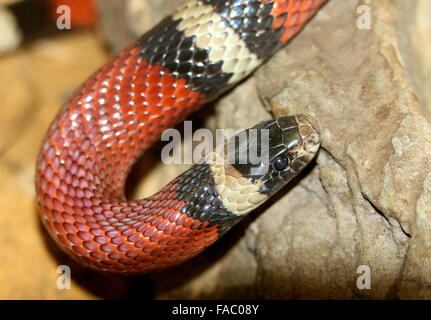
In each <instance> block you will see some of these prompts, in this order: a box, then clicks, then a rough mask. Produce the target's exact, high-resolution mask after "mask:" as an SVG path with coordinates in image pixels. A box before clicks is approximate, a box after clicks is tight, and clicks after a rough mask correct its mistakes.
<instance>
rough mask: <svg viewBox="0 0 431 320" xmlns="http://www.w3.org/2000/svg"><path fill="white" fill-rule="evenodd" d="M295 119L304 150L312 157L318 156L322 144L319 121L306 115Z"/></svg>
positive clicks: (300, 115) (299, 115)
mask: <svg viewBox="0 0 431 320" xmlns="http://www.w3.org/2000/svg"><path fill="white" fill-rule="evenodd" d="M295 118H296V121H297V123H298V130H299V134H300V136H301V139H302V145H303V148H304V150H305V151H306V152H308V153H310V154H312V155H314V154H316V152H317V150H318V149H319V146H320V142H321V141H320V134H319V132H320V128H319V125H318V123H317V121H316V120H315V119H314V118H313V117H312V116H309V115H306V114H298V115H296V116H295Z"/></svg>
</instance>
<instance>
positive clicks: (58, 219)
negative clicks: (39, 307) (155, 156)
mask: <svg viewBox="0 0 431 320" xmlns="http://www.w3.org/2000/svg"><path fill="white" fill-rule="evenodd" d="M325 1H326V0H189V1H186V2H185V3H184V4H182V5H181V6H180V7H179V9H178V10H177V11H176V13H175V14H174V15H172V16H170V17H167V18H166V19H164V20H163V21H162V22H161V23H160V24H158V25H157V26H156V27H155V28H153V29H152V30H150V31H149V32H148V33H146V34H145V35H144V36H143V37H142V38H140V39H139V40H138V41H137V42H136V43H135V44H133V45H131V46H129V47H128V48H126V49H125V50H123V51H122V52H120V53H119V54H118V55H117V56H116V57H114V58H113V59H112V60H111V61H110V62H109V63H107V64H106V65H104V66H103V67H102V68H101V69H100V70H98V71H97V72H96V73H95V74H94V75H93V76H91V77H90V78H89V79H88V80H87V81H86V82H85V83H84V84H83V85H82V86H81V87H80V88H79V89H78V90H77V91H76V93H75V94H74V95H73V96H72V98H71V99H70V100H69V102H68V103H67V104H66V105H65V106H64V107H63V108H62V109H61V110H60V112H59V113H58V115H57V117H56V118H55V120H54V121H53V123H52V125H51V126H50V128H49V130H48V132H47V134H46V136H45V139H44V141H43V144H42V148H41V151H40V154H39V158H38V162H37V169H36V193H37V201H38V204H39V208H40V214H41V217H42V221H43V223H44V225H45V226H46V228H47V230H48V231H49V233H50V234H51V235H52V236H53V238H54V239H55V240H56V241H57V243H59V245H60V246H61V247H62V248H63V249H64V250H65V251H66V252H68V253H69V254H70V255H72V256H73V257H74V258H75V259H77V260H78V261H80V262H81V263H83V264H85V265H87V266H90V267H92V268H94V269H97V270H100V271H105V272H114V273H145V272H150V271H154V270H159V269H162V268H165V267H168V266H172V265H176V264H179V263H181V262H184V261H186V260H187V259H190V258H191V257H193V256H195V255H196V254H198V253H199V252H201V251H202V250H204V249H205V248H206V247H208V246H209V245H211V244H212V243H214V242H215V241H216V240H217V239H219V237H220V236H221V235H222V234H223V233H225V232H226V231H227V230H229V229H230V228H231V227H232V226H233V225H234V224H236V223H237V222H238V221H239V220H240V219H241V218H242V217H243V216H244V215H245V214H247V213H248V212H250V211H251V210H253V209H254V208H256V207H257V206H259V205H260V204H261V203H263V202H264V201H265V200H267V199H268V197H270V196H271V195H272V194H274V193H275V192H276V191H277V190H279V189H280V188H281V187H282V186H283V185H284V184H286V183H287V182H288V181H289V180H291V178H293V177H294V176H295V175H296V174H297V173H298V172H299V171H300V170H301V169H302V168H303V167H305V166H306V164H307V163H308V162H309V161H310V160H311V159H312V158H313V156H314V155H315V153H316V152H317V149H318V146H319V136H318V133H317V132H316V130H315V126H314V124H313V123H312V120H311V119H310V118H309V117H307V116H304V115H298V116H290V117H283V118H279V119H276V120H270V121H266V122H262V123H260V124H258V125H257V126H256V127H254V128H255V129H257V130H261V129H268V130H269V133H270V143H269V147H268V149H269V158H270V161H271V165H270V169H269V170H267V171H262V172H261V173H260V174H258V175H254V176H251V175H250V168H251V167H250V166H247V165H235V164H228V163H224V164H210V163H209V162H204V163H201V164H198V165H195V166H193V167H192V168H191V169H190V170H188V171H187V172H185V173H184V174H182V175H180V176H179V177H177V178H176V179H175V180H173V181H172V182H170V183H169V184H168V185H167V186H166V187H164V188H163V189H162V190H160V191H159V192H157V193H156V194H155V195H153V196H151V197H149V198H147V199H144V200H136V201H135V200H133V201H130V200H127V199H126V198H125V196H124V183H125V180H126V178H127V174H128V172H129V170H130V168H131V166H132V165H133V163H134V162H135V160H136V158H137V157H139V156H140V155H141V154H142V152H143V151H144V150H145V149H147V148H148V147H149V146H150V145H151V144H152V143H153V142H155V141H156V140H157V139H158V138H159V136H160V134H161V132H162V131H163V130H164V129H166V128H170V127H173V126H175V125H176V124H177V123H178V122H179V121H182V120H183V119H184V118H185V117H186V116H187V115H189V114H190V113H191V112H193V111H195V110H196V109H198V108H199V107H200V106H202V105H203V104H205V103H206V102H208V101H209V100H212V99H215V98H216V97H218V96H220V95H221V94H222V93H223V92H225V91H226V90H228V89H229V88H230V87H232V86H233V85H235V84H236V83H238V82H239V81H240V80H242V79H243V78H244V77H246V76H247V75H249V74H250V73H251V72H252V71H253V70H254V69H255V68H256V67H258V66H259V65H260V64H261V63H262V62H263V61H265V60H266V59H268V58H269V57H270V56H271V55H272V54H273V53H274V52H276V51H277V50H278V49H280V48H281V47H282V46H283V44H285V43H286V42H287V41H288V40H289V39H290V38H291V37H292V36H294V35H295V34H296V33H297V32H299V31H300V29H301V28H302V26H303V25H304V24H305V23H306V22H307V21H308V20H309V18H310V17H311V16H312V15H313V14H314V13H315V12H316V11H317V9H318V8H319V6H321V5H322V4H323V3H324V2H325ZM260 147H261V148H263V146H260ZM238 152H241V151H238Z"/></svg>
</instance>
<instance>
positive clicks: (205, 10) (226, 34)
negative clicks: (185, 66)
mask: <svg viewBox="0 0 431 320" xmlns="http://www.w3.org/2000/svg"><path fill="white" fill-rule="evenodd" d="M173 19H174V20H179V19H181V22H180V25H179V27H178V28H179V30H180V31H181V32H183V33H184V34H185V36H186V37H193V36H195V37H196V46H197V47H198V48H199V49H208V51H209V59H210V61H211V62H218V61H223V66H222V71H223V72H225V73H233V76H232V78H231V79H230V80H229V84H234V83H236V82H238V81H240V80H242V79H243V78H244V77H246V76H247V75H249V74H250V73H251V72H252V71H253V70H254V69H255V68H256V67H258V66H259V65H260V64H261V60H260V59H258V57H257V56H256V55H255V54H254V53H251V52H250V50H249V49H248V48H247V45H246V43H245V42H244V41H243V40H242V39H241V38H240V37H239V35H238V34H236V32H235V31H234V30H233V29H232V28H230V27H229V26H226V23H225V22H224V21H223V19H222V17H221V16H220V15H219V14H218V13H216V12H214V8H213V7H212V6H210V5H204V4H203V3H202V2H200V1H199V0H189V1H186V2H185V3H183V4H182V5H181V6H180V7H179V9H178V11H177V13H175V14H174V16H173Z"/></svg>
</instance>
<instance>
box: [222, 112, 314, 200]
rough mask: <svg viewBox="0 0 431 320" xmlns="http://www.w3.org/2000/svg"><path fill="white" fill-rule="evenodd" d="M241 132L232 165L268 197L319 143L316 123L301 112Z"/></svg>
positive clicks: (310, 157)
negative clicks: (244, 138) (242, 136)
mask: <svg viewBox="0 0 431 320" xmlns="http://www.w3.org/2000/svg"><path fill="white" fill-rule="evenodd" d="M244 132H246V133H247V136H248V140H247V142H246V143H242V144H241V142H240V143H239V146H238V147H236V148H235V152H234V155H235V160H234V161H232V166H233V167H234V168H235V169H236V170H237V171H238V172H240V173H241V175H242V176H243V177H246V178H248V179H250V180H252V181H253V182H254V183H259V185H260V189H259V191H260V193H262V194H265V195H267V196H268V197H269V196H271V195H273V194H274V193H276V192H277V191H278V190H280V189H281V188H282V187H283V186H284V185H285V184H287V183H288V182H289V181H290V180H292V179H293V178H294V177H295V176H296V175H297V174H298V173H299V172H301V170H302V169H304V168H305V167H306V166H307V165H308V163H309V162H310V161H311V160H312V159H313V158H314V156H315V155H316V153H317V151H318V149H319V146H320V136H319V133H318V132H319V131H318V126H317V124H316V122H315V121H314V119H313V118H312V117H310V116H307V115H303V114H300V115H294V116H286V117H280V118H276V119H271V120H266V121H262V122H260V123H259V124H257V125H256V126H254V127H253V128H250V129H247V130H245V131H244ZM237 136H238V135H237ZM237 136H235V138H236V137H237ZM231 141H232V140H231ZM256 155H257V156H256ZM245 158H246V159H247V161H246V162H244V161H243V163H241V159H245ZM230 160H233V159H232V158H231V159H230ZM256 160H257V161H256Z"/></svg>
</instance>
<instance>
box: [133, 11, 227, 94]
mask: <svg viewBox="0 0 431 320" xmlns="http://www.w3.org/2000/svg"><path fill="white" fill-rule="evenodd" d="M180 22H181V20H176V21H173V20H172V17H167V18H165V19H164V20H163V21H162V22H160V23H159V24H158V25H157V26H156V27H154V28H153V29H152V30H150V31H149V32H147V33H146V34H145V35H144V36H143V37H142V38H141V39H139V40H138V43H137V45H138V46H140V47H142V52H141V56H142V57H144V58H146V59H147V60H148V63H149V64H160V65H162V66H163V67H164V68H166V69H168V70H169V71H170V72H171V73H172V74H173V75H174V76H175V77H177V78H184V79H186V80H187V83H188V84H189V85H190V89H191V90H194V91H198V92H200V93H202V94H205V95H207V96H208V98H209V99H213V98H215V97H217V96H219V95H220V94H221V93H222V92H224V91H225V90H227V89H228V86H227V84H228V82H229V79H230V78H231V77H232V75H233V74H232V73H224V72H222V64H223V62H222V61H219V62H211V61H209V58H208V57H209V55H208V49H199V48H198V47H197V46H196V44H195V42H196V37H186V36H185V35H184V33H183V32H181V31H179V30H178V26H179V24H180Z"/></svg>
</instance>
